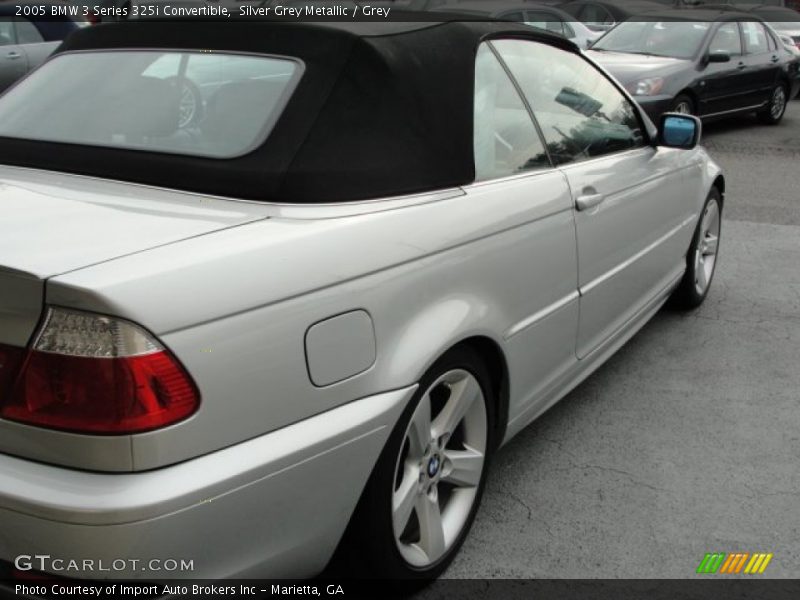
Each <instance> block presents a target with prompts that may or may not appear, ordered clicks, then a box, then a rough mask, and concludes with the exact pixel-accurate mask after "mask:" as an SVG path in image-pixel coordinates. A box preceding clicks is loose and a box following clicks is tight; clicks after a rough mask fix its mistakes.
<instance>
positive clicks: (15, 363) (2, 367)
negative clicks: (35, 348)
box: [0, 344, 25, 398]
mask: <svg viewBox="0 0 800 600" xmlns="http://www.w3.org/2000/svg"><path fill="white" fill-rule="evenodd" d="M24 355H25V349H24V348H15V347H14V346H5V345H3V344H0V398H5V395H6V392H7V391H8V388H9V387H10V386H11V383H12V381H14V375H16V374H17V370H18V369H19V365H20V363H21V362H22V358H23V356H24Z"/></svg>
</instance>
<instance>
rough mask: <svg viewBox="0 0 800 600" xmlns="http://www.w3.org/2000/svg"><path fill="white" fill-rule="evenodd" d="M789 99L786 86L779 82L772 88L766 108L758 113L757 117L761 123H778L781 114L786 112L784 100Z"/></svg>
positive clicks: (781, 116)
mask: <svg viewBox="0 0 800 600" xmlns="http://www.w3.org/2000/svg"><path fill="white" fill-rule="evenodd" d="M788 99H789V93H788V92H787V91H786V86H785V85H784V84H782V83H779V84H778V85H776V86H775V89H773V90H772V95H771V96H770V99H769V104H767V106H766V108H765V109H764V110H762V111H761V112H760V113H758V118H759V119H760V120H761V122H762V123H766V124H768V125H775V124H777V123H780V121H781V119H782V118H783V114H784V113H785V112H786V102H787V101H788Z"/></svg>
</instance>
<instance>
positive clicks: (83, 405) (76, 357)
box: [0, 308, 200, 434]
mask: <svg viewBox="0 0 800 600" xmlns="http://www.w3.org/2000/svg"><path fill="white" fill-rule="evenodd" d="M199 402H200V397H199V394H198V392H197V388H196V386H195V385H194V382H193V381H192V380H191V378H190V377H189V375H188V373H186V371H185V370H184V369H183V367H182V366H181V365H180V363H178V361H177V360H176V359H175V357H174V356H172V354H171V353H170V352H169V351H168V350H166V349H165V348H164V347H163V346H162V345H161V344H160V343H159V342H158V341H157V340H156V339H155V338H154V337H153V336H152V335H151V334H150V333H148V332H147V331H145V330H143V329H142V328H141V327H139V326H137V325H134V324H133V323H130V322H128V321H124V320H122V319H116V318H113V317H105V316H102V315H95V314H91V313H84V312H77V311H70V310H64V309H60V308H51V309H49V312H48V314H47V318H46V319H45V323H44V325H43V327H42V329H41V331H40V332H39V334H38V336H37V337H36V340H35V342H34V343H33V346H32V348H31V349H30V350H29V351H28V353H27V356H26V357H25V359H24V361H23V362H22V366H21V371H20V373H19V375H18V376H17V378H16V381H15V383H14V385H13V388H12V391H11V393H10V395H9V396H8V399H7V401H6V402H4V403H3V407H2V409H0V416H2V417H3V418H4V419H10V420H14V421H21V422H23V423H27V424H30V425H38V426H41V427H49V428H53V429H64V430H68V431H76V432H84V433H106V434H124V433H137V432H142V431H149V430H152V429H158V428H160V427H164V426H166V425H171V424H173V423H175V422H177V421H180V420H181V419H184V418H186V417H188V416H189V415H191V414H192V413H193V412H194V411H195V410H196V409H197V407H198V405H199Z"/></svg>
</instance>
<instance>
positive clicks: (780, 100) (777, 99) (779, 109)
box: [769, 85, 786, 119]
mask: <svg viewBox="0 0 800 600" xmlns="http://www.w3.org/2000/svg"><path fill="white" fill-rule="evenodd" d="M784 110H786V91H785V90H784V89H783V86H782V85H779V86H778V87H776V88H775V91H774V92H772V104H770V108H769V114H770V115H771V116H772V118H773V119H780V118H781V115H783V111H784Z"/></svg>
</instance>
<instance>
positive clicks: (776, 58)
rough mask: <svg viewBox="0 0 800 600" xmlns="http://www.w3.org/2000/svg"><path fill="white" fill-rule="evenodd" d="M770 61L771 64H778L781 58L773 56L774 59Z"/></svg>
mask: <svg viewBox="0 0 800 600" xmlns="http://www.w3.org/2000/svg"><path fill="white" fill-rule="evenodd" d="M769 60H770V62H774V63H776V62H778V61H779V60H780V58H778V57H777V56H773V57H772V58H770V59H769Z"/></svg>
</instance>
